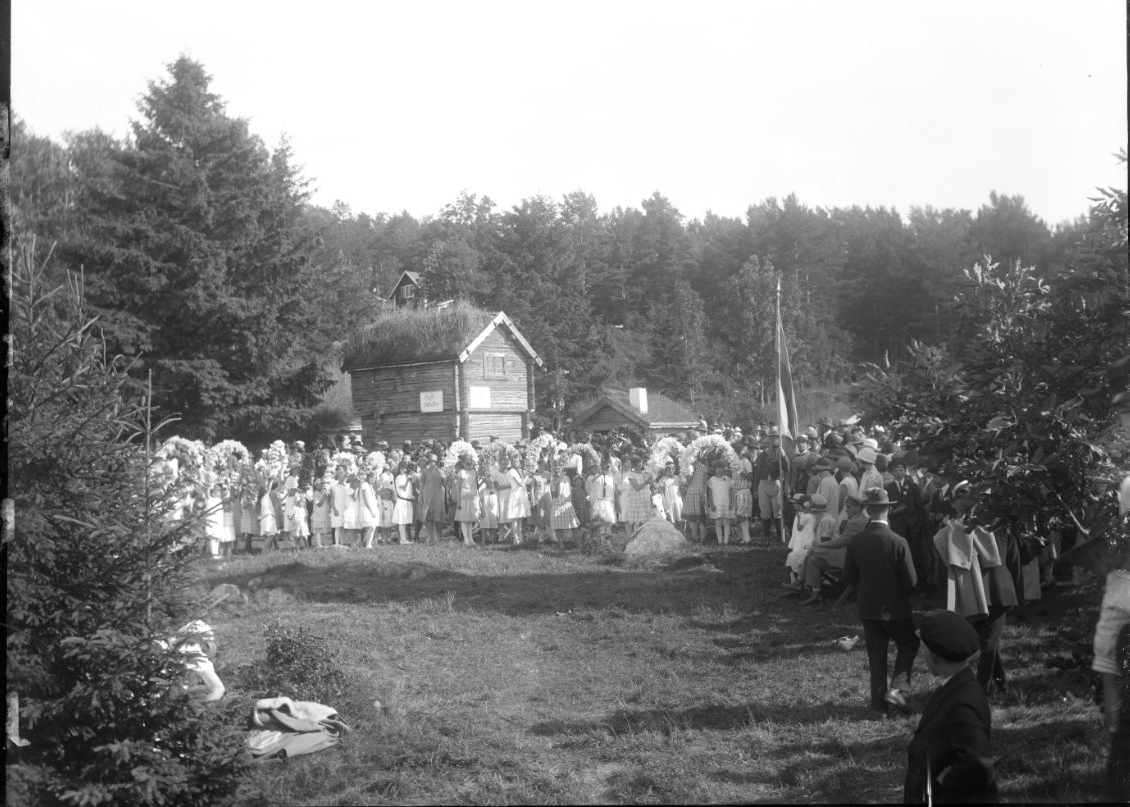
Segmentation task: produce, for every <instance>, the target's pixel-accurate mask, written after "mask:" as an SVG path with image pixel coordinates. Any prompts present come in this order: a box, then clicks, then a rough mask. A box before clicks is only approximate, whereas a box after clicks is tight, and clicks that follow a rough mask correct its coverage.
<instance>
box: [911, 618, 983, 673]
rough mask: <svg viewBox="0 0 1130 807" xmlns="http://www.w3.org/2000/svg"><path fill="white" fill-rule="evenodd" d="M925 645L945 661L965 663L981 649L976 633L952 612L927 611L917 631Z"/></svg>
mask: <svg viewBox="0 0 1130 807" xmlns="http://www.w3.org/2000/svg"><path fill="white" fill-rule="evenodd" d="M918 635H919V636H921V637H922V641H923V642H924V643H925V645H926V646H927V647H928V648H930V649H931V650H933V651H934V655H936V656H938V657H939V658H943V659H945V660H946V661H955V662H956V661H965V660H966V659H967V658H969V657H970V656H972V655H973V654H974V653H976V652H977V651H978V650H980V649H981V641H980V639H978V637H977V631H976V630H974V628H973V626H972V625H970V624H969V621H968V620H967V619H966V618H965V617H962V616H958V615H957V614H955V613H954V612H953V611H927V612H926V613H924V614H923V615H922V627H920V628H919V629H918Z"/></svg>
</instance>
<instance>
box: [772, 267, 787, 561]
mask: <svg viewBox="0 0 1130 807" xmlns="http://www.w3.org/2000/svg"><path fill="white" fill-rule="evenodd" d="M773 330H774V332H775V334H776V343H777V350H776V355H777V362H776V363H777V415H778V417H777V420H781V417H780V413H781V412H783V411H785V407H784V402H783V401H782V399H781V396H782V394H783V391H784V386H783V382H782V380H781V276H780V275H777V321H776V327H775V328H774V329H773ZM786 428H788V424H787V423H783V422H782V423H778V424H777V434H778V438H777V439H778V442H779V443H780V447H779V448H778V454H777V470H778V473H779V474H780V475H781V486H780V487H781V506H780V508H779V512H780V515H779V516H777V525H778V527H777V529H778V532H777V534H778V535H779V536H781V543H784V542H785V497H786V496H787V495H788V480H787V479H786V477H785V449H784V445H785V429H786Z"/></svg>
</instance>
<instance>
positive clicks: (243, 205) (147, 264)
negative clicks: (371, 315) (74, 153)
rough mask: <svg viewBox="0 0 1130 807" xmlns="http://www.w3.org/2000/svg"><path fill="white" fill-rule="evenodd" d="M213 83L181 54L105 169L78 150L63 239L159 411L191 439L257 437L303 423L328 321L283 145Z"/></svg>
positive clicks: (297, 183)
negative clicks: (231, 111)
mask: <svg viewBox="0 0 1130 807" xmlns="http://www.w3.org/2000/svg"><path fill="white" fill-rule="evenodd" d="M209 84H210V76H209V75H208V74H207V73H206V72H205V70H204V68H203V66H202V65H200V64H199V63H197V62H195V61H193V60H191V59H189V58H187V57H183V56H182V57H181V58H179V59H177V60H176V61H175V62H174V63H172V64H171V65H169V77H168V78H167V79H165V80H163V81H159V82H152V83H150V85H149V91H148V93H147V94H146V95H145V96H144V97H143V99H142V100H141V102H140V104H139V110H140V113H141V118H140V120H138V121H136V122H134V124H133V127H132V136H131V137H130V139H129V140H128V141H127V142H125V143H120V144H114V145H113V147H112V148H111V150H110V151H109V154H108V157H109V165H110V170H109V172H108V174H107V175H106V176H103V175H102V173H101V171H100V166H99V165H97V164H91V162H90V161H81V160H80V161H79V163H78V169H79V171H80V174H82V175H83V178H84V180H86V182H85V183H84V185H85V188H84V190H85V198H84V200H83V202H84V212H85V214H86V215H85V220H84V222H83V227H82V231H81V233H80V234H79V236H78V237H77V238H76V239H74V240H72V241H71V242H70V243H69V244H68V245H67V250H66V251H67V254H68V256H69V258H70V262H71V265H72V266H77V265H80V264H81V265H82V266H84V268H85V272H86V275H87V280H88V291H89V295H90V300H91V302H92V303H93V305H94V307H95V309H96V310H97V311H98V312H99V313H101V314H102V315H103V318H102V320H101V321H102V323H103V325H102V327H103V330H104V332H105V334H106V336H107V337H108V339H109V343H110V345H111V346H112V348H113V349H115V350H118V351H122V352H124V353H127V354H140V356H141V360H140V361H139V362H138V363H137V365H136V367H137V368H138V371H140V372H144V371H145V370H148V369H152V370H153V377H154V390H155V399H156V402H157V404H158V405H159V406H160V407H161V411H162V413H163V414H164V415H166V416H167V415H172V414H176V415H178V416H179V417H180V418H181V425H180V426H179V427H178V428H179V430H180V431H181V432H182V433H184V434H186V435H189V436H193V437H203V438H207V439H212V438H215V437H217V436H233V437H242V438H244V439H253V438H254V437H255V436H256V435H268V434H274V435H277V434H279V433H286V432H288V431H290V430H292V429H294V428H295V427H298V426H300V425H301V424H302V423H303V422H304V420H305V418H306V416H307V415H308V412H309V408H310V407H311V406H312V405H314V404H315V403H316V402H317V399H318V395H319V393H321V392H322V391H323V390H324V389H325V387H326V386H327V384H328V379H329V374H328V373H327V367H326V361H325V357H326V356H327V354H328V351H327V349H326V348H327V337H328V331H329V330H330V328H331V325H332V323H327V322H324V320H321V319H320V318H319V317H318V316H317V314H318V313H319V311H318V302H319V298H320V296H321V294H322V292H323V291H324V284H322V283H321V282H320V278H319V277H318V276H317V274H316V273H315V271H314V266H313V264H312V262H311V260H310V254H311V250H312V248H313V239H312V238H311V236H310V232H309V230H308V229H307V228H306V227H305V226H304V219H303V203H304V201H305V190H304V183H303V181H302V180H301V179H300V177H299V175H298V172H297V170H296V169H295V168H294V167H293V165H292V164H291V159H290V152H289V149H288V148H287V146H286V145H285V143H284V144H283V145H282V146H281V147H279V148H278V149H276V150H275V152H274V153H273V154H272V153H270V152H269V151H268V150H267V149H266V148H265V147H264V145H263V143H262V141H261V140H259V138H257V137H255V136H253V135H251V134H250V133H249V131H248V127H247V122H246V121H244V120H241V119H236V118H231V117H229V116H228V115H227V114H226V113H225V110H224V104H223V102H222V100H221V99H220V98H219V97H218V96H217V95H216V94H214V93H212V92H211V91H210V89H209ZM79 156H80V157H81V155H79Z"/></svg>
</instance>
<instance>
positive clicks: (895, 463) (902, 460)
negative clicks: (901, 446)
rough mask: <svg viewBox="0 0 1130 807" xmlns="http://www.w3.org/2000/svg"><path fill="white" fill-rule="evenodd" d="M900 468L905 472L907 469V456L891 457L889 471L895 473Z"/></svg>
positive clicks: (897, 455)
mask: <svg viewBox="0 0 1130 807" xmlns="http://www.w3.org/2000/svg"><path fill="white" fill-rule="evenodd" d="M900 467H901V468H903V469H904V470H905V469H906V455H905V454H896V455H895V456H893V457H891V459H890V462H888V463H887V468H888V470H891V471H893V470H894V469H895V468H900Z"/></svg>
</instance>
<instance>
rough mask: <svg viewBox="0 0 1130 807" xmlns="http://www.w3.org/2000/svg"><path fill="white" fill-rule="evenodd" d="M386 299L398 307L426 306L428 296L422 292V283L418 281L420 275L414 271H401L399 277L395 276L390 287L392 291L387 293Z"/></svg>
mask: <svg viewBox="0 0 1130 807" xmlns="http://www.w3.org/2000/svg"><path fill="white" fill-rule="evenodd" d="M387 299H388V300H389V301H390V302H391V303H392V304H393V305H395V306H397V307H398V308H404V307H405V306H407V307H409V308H426V307H427V305H428V298H427V296H426V295H425V294H424V285H423V284H422V283H421V282H420V276H419V275H418V274H416V273H415V272H408V271H405V272H401V273H400V277H399V278H397V280H396V283H395V284H394V285H393V287H392V291H390V292H389V293H388V298H387Z"/></svg>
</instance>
